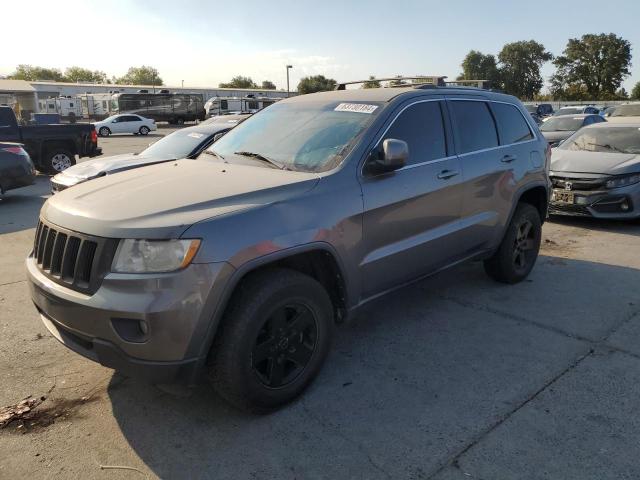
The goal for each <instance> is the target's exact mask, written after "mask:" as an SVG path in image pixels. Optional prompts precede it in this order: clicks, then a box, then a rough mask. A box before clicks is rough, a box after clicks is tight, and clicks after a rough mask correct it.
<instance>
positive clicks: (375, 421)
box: [0, 130, 640, 480]
mask: <svg viewBox="0 0 640 480" xmlns="http://www.w3.org/2000/svg"><path fill="white" fill-rule="evenodd" d="M161 133H165V131H162V130H161ZM134 140H135V141H139V139H138V138H136V139H134V138H128V137H114V138H109V139H105V140H102V139H101V145H102V146H103V147H104V149H105V153H106V154H114V153H122V152H126V151H131V150H134V149H136V148H138V147H141V145H140V146H139V145H137V144H136V145H134V144H133V143H132V142H134ZM46 193H47V183H46V178H45V177H39V179H38V183H37V185H35V186H34V187H30V188H27V189H23V190H16V191H15V192H12V193H11V194H10V195H8V196H7V197H6V198H4V199H2V200H0V246H1V247H2V248H0V385H2V386H3V388H1V389H0V406H4V405H10V404H13V403H16V402H19V401H20V400H21V399H23V398H25V397H26V396H27V395H33V396H34V397H35V396H39V395H44V394H47V392H49V391H50V393H48V394H47V395H48V397H47V400H46V401H44V402H43V403H42V405H41V407H47V406H48V405H49V406H51V407H52V408H51V409H50V410H49V411H48V412H46V413H47V414H48V415H49V417H48V418H40V421H41V422H40V423H38V424H37V425H34V426H33V427H30V426H29V425H25V426H24V427H22V428H21V429H17V428H16V426H15V425H14V426H9V427H7V428H5V429H2V430H0V452H2V455H0V478H2V479H4V478H23V477H29V478H86V479H94V478H95V479H133V478H144V477H146V478H194V479H196V478H220V479H227V478H229V479H263V478H264V479H269V478H280V479H303V478H304V479H325V478H329V479H378V478H380V479H383V478H393V479H399V478H406V479H437V480H449V479H455V480H462V479H484V480H499V479H510V480H511V479H520V478H521V479H528V480H529V479H562V480H567V479H580V480H586V479H603V478H616V479H625V478H628V479H632V478H640V462H638V458H640V415H638V413H639V412H640V386H639V385H640V289H639V288H638V285H640V255H638V253H640V223H633V224H625V223H615V222H597V221H589V220H577V219H575V220H572V219H565V220H555V221H553V222H549V223H547V224H545V227H544V231H543V250H542V253H541V256H540V258H539V260H538V264H537V266H536V267H535V269H534V271H533V272H532V274H531V276H530V278H529V280H528V281H526V282H523V283H521V284H519V285H514V286H506V285H500V284H496V283H494V282H492V281H491V280H489V279H488V278H487V277H486V276H485V275H484V273H483V271H482V265H481V264H480V263H471V264H466V265H461V266H458V267H456V268H454V269H453V270H450V271H447V272H443V273H441V274H439V275H436V276H434V277H431V278H429V279H427V280H424V281H422V282H420V283H417V284H415V285H413V286H410V287H407V288H404V289H402V290H401V291H399V292H397V293H394V294H392V295H391V296H387V297H384V298H381V299H378V300H377V301H375V302H374V303H372V304H370V305H368V306H367V307H365V309H363V310H362V311H361V312H360V313H359V314H358V315H357V317H356V318H354V319H353V320H352V321H351V322H350V323H349V324H347V325H343V326H340V327H339V328H338V329H337V332H336V337H335V342H334V345H333V349H332V353H331V354H330V356H329V358H328V360H327V363H326V365H325V367H324V369H323V371H322V373H321V374H320V377H319V378H318V379H317V381H316V382H315V383H314V384H313V385H312V386H311V388H310V389H309V390H308V391H307V392H306V394H305V395H304V396H303V397H302V398H301V399H300V400H299V401H298V402H296V403H294V404H293V405H291V406H289V407H287V408H285V409H283V410H281V411H279V412H276V413H274V414H272V415H269V416H250V415H246V414H242V413H238V412H236V411H234V410H233V409H231V408H229V407H227V405H226V404H225V403H224V402H222V400H220V399H218V398H217V397H216V396H215V395H214V394H213V393H212V391H211V390H210V389H209V388H208V387H207V386H206V385H202V386H200V387H198V388H196V389H194V390H193V391H186V390H173V391H171V393H169V391H170V389H168V388H167V389H162V390H161V389H158V388H156V387H153V386H149V385H144V384H140V383H137V382H135V381H133V380H129V379H124V378H123V377H120V376H119V375H115V374H114V373H113V372H112V371H111V370H108V369H105V368H102V367H100V366H99V365H95V364H94V363H92V362H90V361H89V360H86V359H84V358H82V357H80V356H78V355H76V354H74V353H72V352H70V351H68V350H67V349H65V348H64V347H62V346H61V345H59V344H58V343H57V341H56V340H55V339H53V338H52V337H51V336H50V335H49V334H48V333H47V331H46V329H45V328H44V327H43V326H42V325H41V323H40V321H39V319H38V317H37V315H36V312H35V310H34V308H33V306H32V304H31V303H30V300H29V298H28V292H27V286H26V284H25V282H24V271H23V258H24V257H25V256H26V254H27V253H28V251H29V249H30V245H31V242H32V240H33V227H34V226H35V220H36V215H37V211H38V209H39V205H40V204H41V203H42V201H43V199H44V196H46ZM82 398H89V399H90V400H91V401H82V400H81V399H82ZM60 405H63V406H65V407H64V408H58V409H56V408H53V407H55V406H60ZM42 415H44V413H43V414H42ZM56 415H57V416H56ZM49 420H50V423H49V422H48V421H49ZM101 466H103V467H129V469H123V468H106V469H105V468H101ZM131 468H133V469H134V470H131Z"/></svg>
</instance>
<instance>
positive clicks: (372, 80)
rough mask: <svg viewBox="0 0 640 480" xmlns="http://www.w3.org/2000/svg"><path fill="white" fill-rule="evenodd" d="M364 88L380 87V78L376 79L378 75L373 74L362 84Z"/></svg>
mask: <svg viewBox="0 0 640 480" xmlns="http://www.w3.org/2000/svg"><path fill="white" fill-rule="evenodd" d="M362 88H380V80H376V77H374V76H373V75H371V76H370V77H369V80H367V81H366V82H364V83H363V84H362Z"/></svg>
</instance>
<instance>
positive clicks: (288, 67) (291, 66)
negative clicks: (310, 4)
mask: <svg viewBox="0 0 640 480" xmlns="http://www.w3.org/2000/svg"><path fill="white" fill-rule="evenodd" d="M290 68H293V65H287V97H288V96H289V69H290Z"/></svg>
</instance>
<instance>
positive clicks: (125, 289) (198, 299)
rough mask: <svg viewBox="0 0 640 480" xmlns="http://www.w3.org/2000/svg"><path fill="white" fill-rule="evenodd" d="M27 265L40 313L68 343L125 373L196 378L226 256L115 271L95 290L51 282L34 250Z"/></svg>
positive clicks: (225, 268) (156, 378) (158, 378)
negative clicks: (153, 269) (160, 268)
mask: <svg viewBox="0 0 640 480" xmlns="http://www.w3.org/2000/svg"><path fill="white" fill-rule="evenodd" d="M26 266H27V279H28V284H29V288H30V291H31V298H32V300H33V302H34V304H35V306H36V308H37V309H38V312H39V313H40V316H41V319H42V321H43V323H44V325H45V326H46V327H47V329H48V330H49V331H50V332H51V334H52V335H53V336H54V337H56V338H57V339H58V340H59V341H60V342H61V343H63V344H64V345H65V346H67V347H69V348H70V349H71V350H73V351H75V352H77V353H79V354H81V355H83V356H85V357H87V358H89V359H91V360H94V361H96V362H98V363H100V364H102V365H104V366H106V367H109V368H113V369H115V370H118V371H120V372H122V373H123V374H125V375H127V376H133V377H139V378H143V379H145V380H148V381H152V382H166V383H168V382H173V381H181V382H182V381H184V382H187V383H192V382H193V381H195V379H196V377H197V375H198V373H199V372H198V369H199V366H201V365H202V364H203V355H206V353H207V352H206V351H205V350H204V349H203V342H204V339H205V338H207V332H208V331H209V327H210V325H211V321H212V317H213V312H214V309H215V306H216V305H217V302H218V300H219V298H218V295H219V293H218V292H220V291H222V288H215V287H216V286H218V287H219V286H220V283H221V282H222V280H223V279H224V278H226V273H228V269H230V267H229V266H228V265H227V264H226V263H212V264H192V265H190V266H189V267H188V268H186V269H184V270H181V271H179V272H175V273H170V274H146V275H133V274H113V273H111V274H108V275H107V276H106V277H105V278H104V279H103V281H102V284H101V285H100V288H99V289H98V290H97V291H96V292H95V293H94V294H93V295H86V294H83V293H80V292H77V291H75V290H72V289H69V288H67V287H65V286H63V285H59V284H57V283H54V282H53V281H51V280H50V279H49V278H47V277H46V276H45V275H44V274H43V273H42V272H41V271H40V270H39V268H38V266H37V265H36V262H35V260H34V259H33V257H31V256H30V257H29V258H27V261H26ZM140 322H144V324H145V325H146V328H145V329H142V328H140V325H141V323H140ZM145 330H146V331H145Z"/></svg>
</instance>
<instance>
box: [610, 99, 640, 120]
mask: <svg viewBox="0 0 640 480" xmlns="http://www.w3.org/2000/svg"><path fill="white" fill-rule="evenodd" d="M607 121H609V122H612V123H637V124H640V103H625V104H624V105H618V106H617V107H616V108H615V110H614V111H613V112H611V115H609V116H608V117H607Z"/></svg>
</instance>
